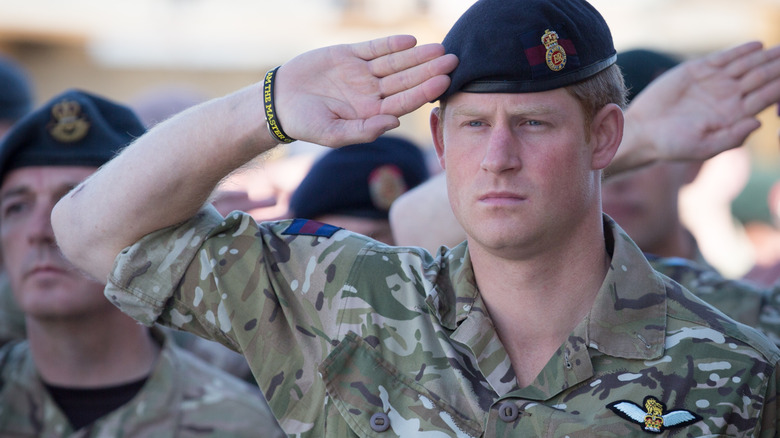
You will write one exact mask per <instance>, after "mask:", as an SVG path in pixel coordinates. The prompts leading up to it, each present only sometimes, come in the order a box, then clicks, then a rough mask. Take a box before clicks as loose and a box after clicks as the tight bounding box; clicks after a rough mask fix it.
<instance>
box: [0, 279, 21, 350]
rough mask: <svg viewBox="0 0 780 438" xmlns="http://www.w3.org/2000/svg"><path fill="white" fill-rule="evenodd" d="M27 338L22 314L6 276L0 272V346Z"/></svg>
mask: <svg viewBox="0 0 780 438" xmlns="http://www.w3.org/2000/svg"><path fill="white" fill-rule="evenodd" d="M25 336H27V329H26V324H25V322H24V313H22V311H21V309H19V304H17V303H16V299H14V294H13V292H12V291H11V283H10V282H9V280H8V274H6V273H5V271H0V345H3V344H5V343H6V342H8V341H12V340H14V339H24V337H25Z"/></svg>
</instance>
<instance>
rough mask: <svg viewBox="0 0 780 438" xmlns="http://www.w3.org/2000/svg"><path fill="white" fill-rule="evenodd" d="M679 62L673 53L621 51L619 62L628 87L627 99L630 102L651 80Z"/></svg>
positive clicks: (640, 50)
mask: <svg viewBox="0 0 780 438" xmlns="http://www.w3.org/2000/svg"><path fill="white" fill-rule="evenodd" d="M679 63H680V61H679V60H677V59H676V58H674V57H672V56H671V55H667V54H665V53H661V52H656V51H654V50H649V49H634V50H628V51H625V52H620V53H619V54H618V58H617V64H618V65H619V66H620V71H622V72H623V79H624V80H625V82H626V88H627V89H628V97H627V101H629V102H630V101H631V100H632V99H633V98H634V96H636V95H637V94H639V93H640V92H642V90H644V89H645V87H647V85H648V84H650V82H652V81H654V80H655V79H656V78H657V77H658V76H661V75H662V74H663V73H664V72H665V71H667V70H669V69H672V68H674V66H676V65H677V64H679Z"/></svg>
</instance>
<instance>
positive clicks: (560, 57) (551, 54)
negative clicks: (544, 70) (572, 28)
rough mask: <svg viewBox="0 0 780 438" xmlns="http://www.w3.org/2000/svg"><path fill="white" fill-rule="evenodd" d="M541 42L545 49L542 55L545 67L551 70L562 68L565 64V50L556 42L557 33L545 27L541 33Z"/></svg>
mask: <svg viewBox="0 0 780 438" xmlns="http://www.w3.org/2000/svg"><path fill="white" fill-rule="evenodd" d="M542 44H544V47H545V48H546V49H547V52H546V53H545V56H544V58H545V61H546V62H547V67H549V69H550V70H552V71H561V70H563V67H565V66H566V51H565V50H563V47H562V46H561V45H560V44H558V33H557V32H555V31H553V30H550V29H546V30H545V31H544V35H542Z"/></svg>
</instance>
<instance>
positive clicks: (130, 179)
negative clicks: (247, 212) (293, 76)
mask: <svg viewBox="0 0 780 438" xmlns="http://www.w3.org/2000/svg"><path fill="white" fill-rule="evenodd" d="M275 144H276V143H275V142H274V140H273V139H272V137H271V136H270V134H269V133H268V132H267V130H266V128H265V124H264V122H263V104H262V88H261V85H259V84H257V85H253V86H250V87H247V88H245V89H243V90H240V91H238V92H236V93H233V94H231V95H229V96H226V97H224V98H220V99H215V100H212V101H210V102H207V103H205V104H203V105H201V106H198V107H196V108H193V109H192V110H189V111H185V112H184V113H182V114H180V115H179V116H177V117H175V118H172V119H171V120H169V121H167V122H165V123H162V124H160V125H158V126H157V127H155V128H154V129H153V130H151V131H150V132H148V133H147V134H146V135H144V136H142V137H141V138H139V139H138V140H137V141H136V142H135V143H133V144H132V145H131V146H129V147H127V148H126V149H125V150H124V151H123V152H122V153H121V154H119V155H118V156H117V157H116V158H115V159H113V160H112V161H110V162H109V163H107V164H106V165H105V166H104V167H103V168H101V169H100V170H99V171H98V172H96V173H95V174H94V175H92V176H91V177H90V178H89V179H87V180H86V181H85V182H84V183H82V184H81V185H79V186H78V187H77V188H76V189H74V190H73V191H72V192H71V193H69V194H68V195H67V196H65V197H63V199H62V200H61V201H60V202H59V203H58V204H57V206H56V207H55V209H54V211H53V213H52V225H53V227H54V231H55V234H56V236H57V241H58V245H59V246H60V248H61V249H62V251H63V253H64V254H65V255H66V256H67V257H68V258H69V259H70V260H71V261H72V262H73V263H74V264H76V265H77V266H79V267H80V268H82V269H85V270H86V271H87V272H88V273H89V274H91V275H93V276H94V277H95V278H97V279H104V278H106V276H107V274H108V273H109V272H110V270H111V267H112V264H113V260H114V258H115V256H116V255H117V254H118V253H119V251H121V250H122V249H123V248H125V247H126V246H128V245H130V244H132V243H134V242H135V241H137V240H138V239H140V238H141V237H142V236H144V235H146V234H148V233H150V232H152V231H155V230H157V229H160V228H164V227H167V226H170V225H173V224H176V223H179V222H182V221H184V220H186V219H188V218H189V217H191V216H192V215H194V214H195V213H196V212H197V211H198V210H199V209H200V208H201V207H202V205H203V204H204V203H205V202H206V201H207V199H208V197H209V195H210V194H211V192H212V190H213V189H214V187H215V186H216V185H217V184H218V183H219V181H220V180H221V179H222V178H224V177H225V176H226V175H228V174H229V173H230V172H232V171H233V170H234V169H236V168H238V167H240V166H241V165H243V164H244V163H246V162H247V161H249V160H251V159H252V158H254V157H255V156H257V155H258V154H260V153H262V152H264V151H266V150H268V149H270V148H272V147H273V146H275ZM120 188H121V189H120Z"/></svg>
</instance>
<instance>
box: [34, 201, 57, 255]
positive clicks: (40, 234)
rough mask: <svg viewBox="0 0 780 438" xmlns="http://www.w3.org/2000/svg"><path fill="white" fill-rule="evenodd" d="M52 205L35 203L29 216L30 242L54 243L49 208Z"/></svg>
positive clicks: (50, 208)
mask: <svg viewBox="0 0 780 438" xmlns="http://www.w3.org/2000/svg"><path fill="white" fill-rule="evenodd" d="M52 208H53V205H40V204H39V205H36V207H35V209H34V211H33V213H32V215H31V216H30V218H29V222H28V224H29V228H28V230H29V234H28V236H29V237H28V238H29V239H30V243H35V244H45V245H56V239H55V237H54V230H53V229H52V227H51V210H52Z"/></svg>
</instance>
